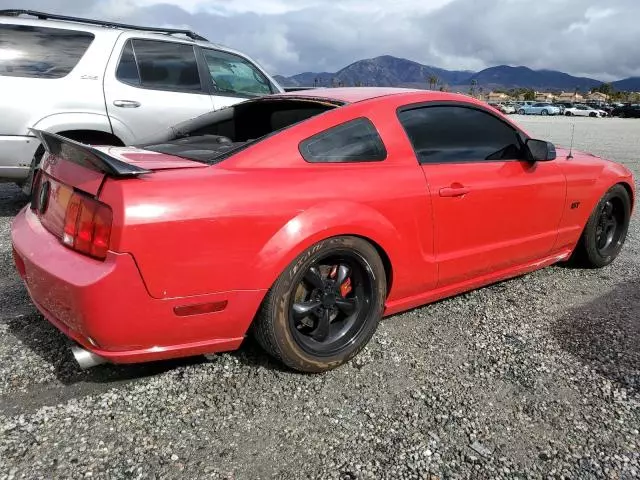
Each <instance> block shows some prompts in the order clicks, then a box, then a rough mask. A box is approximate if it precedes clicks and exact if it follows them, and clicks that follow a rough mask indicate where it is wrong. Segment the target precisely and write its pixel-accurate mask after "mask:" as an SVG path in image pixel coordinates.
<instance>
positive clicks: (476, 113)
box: [398, 103, 566, 287]
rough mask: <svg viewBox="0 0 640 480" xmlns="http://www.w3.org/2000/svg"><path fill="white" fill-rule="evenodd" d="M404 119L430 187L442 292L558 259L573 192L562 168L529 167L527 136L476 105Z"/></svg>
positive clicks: (419, 111) (416, 110) (415, 110)
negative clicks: (525, 146) (560, 234)
mask: <svg viewBox="0 0 640 480" xmlns="http://www.w3.org/2000/svg"><path fill="white" fill-rule="evenodd" d="M398 115H399V119H400V122H401V123H402V125H403V127H404V129H405V131H406V132H407V135H408V137H409V139H410V141H411V143H412V145H413V147H414V150H415V152H416V156H417V158H418V161H419V163H420V165H421V167H422V170H423V172H424V175H425V178H426V180H427V183H428V185H429V191H430V196H431V201H432V206H433V225H434V234H435V241H434V246H435V249H434V250H435V254H436V261H437V263H438V270H439V274H438V286H439V287H441V286H446V285H452V284H455V283H460V282H462V281H465V280H469V279H470V278H474V277H479V276H482V275H484V274H488V273H491V272H495V271H499V270H504V269H508V268H510V267H513V266H516V265H522V264H526V263H527V262H532V261H536V260H540V259H542V258H544V257H545V256H547V255H550V254H551V253H552V249H553V246H554V243H555V241H556V237H557V235H558V228H559V224H560V220H561V217H562V212H563V209H564V204H565V192H566V180H565V176H564V174H563V173H562V171H561V170H560V168H559V167H558V165H557V164H556V162H554V161H550V162H537V163H532V162H529V161H527V160H524V155H523V149H522V147H521V141H520V138H519V135H520V133H519V132H518V131H517V130H516V129H515V128H514V127H512V126H511V125H509V124H508V123H507V122H506V121H504V120H503V119H501V118H498V117H497V116H495V115H494V114H492V113H491V112H489V111H488V110H485V109H482V108H480V107H478V106H474V105H472V104H467V103H459V104H441V105H433V104H432V105H427V106H409V107H406V108H404V109H402V110H401V111H400V112H399V114H398Z"/></svg>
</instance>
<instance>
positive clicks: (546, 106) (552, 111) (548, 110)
mask: <svg viewBox="0 0 640 480" xmlns="http://www.w3.org/2000/svg"><path fill="white" fill-rule="evenodd" d="M518 113H519V114H520V115H559V114H560V109H559V108H558V107H556V106H554V105H552V104H550V103H545V102H537V103H533V104H531V105H523V106H521V107H520V108H519V109H518Z"/></svg>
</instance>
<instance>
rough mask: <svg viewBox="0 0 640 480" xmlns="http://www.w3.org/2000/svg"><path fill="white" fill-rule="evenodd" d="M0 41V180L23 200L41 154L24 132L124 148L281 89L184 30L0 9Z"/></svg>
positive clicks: (249, 64)
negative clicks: (18, 189)
mask: <svg viewBox="0 0 640 480" xmlns="http://www.w3.org/2000/svg"><path fill="white" fill-rule="evenodd" d="M34 16H35V17H37V18H36V19H34V18H30V17H34ZM0 37H1V38H2V42H1V43H0V91H1V92H2V94H1V95H0V112H1V115H0V181H12V182H16V183H18V184H19V185H22V186H23V189H24V191H25V193H28V192H29V191H30V189H31V181H32V177H33V173H32V172H33V171H34V169H35V167H36V166H37V165H38V163H39V161H40V158H41V157H42V154H43V153H44V148H42V146H41V145H40V142H39V141H38V140H37V139H36V138H35V137H34V136H33V135H32V134H31V133H30V131H29V129H30V128H35V129H39V130H45V131H49V132H53V133H58V134H61V135H63V136H65V137H67V138H71V139H73V140H77V141H80V142H83V143H88V144H100V145H130V144H134V143H139V142H141V141H143V140H144V138H145V137H148V136H149V135H152V134H154V133H155V132H157V131H158V130H163V129H165V128H167V127H169V126H170V125H175V124H176V123H179V122H181V121H184V120H187V119H190V118H193V117H196V116H198V115H201V114H203V113H207V112H210V111H211V110H216V109H220V108H223V107H226V106H228V105H232V104H235V103H237V102H240V101H242V100H245V99H247V98H251V97H256V96H262V95H269V94H272V93H280V92H282V91H283V90H282V88H281V87H280V85H278V83H277V82H276V81H275V80H274V79H273V78H272V77H271V76H270V75H269V74H268V73H267V72H266V71H265V70H264V69H262V68H261V67H260V66H259V65H258V64H257V63H256V62H255V61H254V60H252V59H251V58H250V57H248V56H247V55H245V54H243V53H241V52H239V51H237V50H233V49H231V48H227V47H223V46H220V45H215V44H213V43H210V42H208V41H207V40H206V39H205V38H203V37H201V36H200V35H198V34H196V33H193V32H190V31H187V30H175V29H164V28H151V27H140V26H131V25H122V24H116V23H109V22H102V21H99V20H89V19H81V18H72V17H64V16H59V15H50V14H46V13H40V12H32V11H24V10H2V11H0Z"/></svg>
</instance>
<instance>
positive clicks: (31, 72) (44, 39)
mask: <svg viewBox="0 0 640 480" xmlns="http://www.w3.org/2000/svg"><path fill="white" fill-rule="evenodd" d="M93 38H94V36H93V34H92V33H88V32H82V31H79V30H67V29H61V28H48V27H30V26H26V25H5V24H0V76H5V77H28V78H62V77H65V76H66V75H68V74H69V72H71V70H73V68H74V67H75V66H76V64H77V63H78V62H79V61H80V59H81V58H82V56H83V55H84V54H85V52H86V51H87V48H89V45H91V42H93ZM4 94H6V92H5V93H4Z"/></svg>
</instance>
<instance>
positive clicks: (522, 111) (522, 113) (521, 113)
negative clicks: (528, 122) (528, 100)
mask: <svg viewBox="0 0 640 480" xmlns="http://www.w3.org/2000/svg"><path fill="white" fill-rule="evenodd" d="M525 113H526V112H525V111H524V110H523V109H520V110H518V115H524V114H525Z"/></svg>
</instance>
